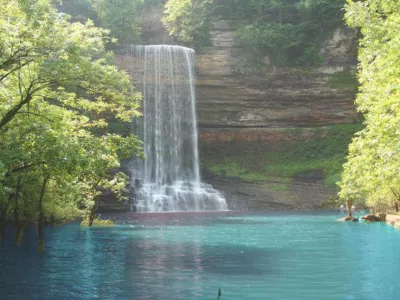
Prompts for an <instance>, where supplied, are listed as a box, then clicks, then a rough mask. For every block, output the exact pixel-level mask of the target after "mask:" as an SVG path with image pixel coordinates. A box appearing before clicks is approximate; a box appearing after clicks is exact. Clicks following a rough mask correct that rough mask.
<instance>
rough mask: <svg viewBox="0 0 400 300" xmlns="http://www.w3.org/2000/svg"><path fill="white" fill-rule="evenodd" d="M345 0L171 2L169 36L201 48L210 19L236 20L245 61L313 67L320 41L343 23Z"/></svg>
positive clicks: (166, 21) (167, 12)
mask: <svg viewBox="0 0 400 300" xmlns="http://www.w3.org/2000/svg"><path fill="white" fill-rule="evenodd" d="M344 4H345V0H168V2H167V3H166V6H165V7H166V9H165V17H164V19H163V21H164V24H165V26H166V28H167V30H168V32H169V34H170V35H172V36H174V37H176V38H177V39H179V40H181V41H183V42H185V43H187V44H188V45H190V46H192V47H195V48H197V49H199V48H202V47H204V46H205V45H207V44H208V43H209V42H210V41H209V30H210V29H211V22H212V20H218V19H228V20H232V22H233V24H234V26H235V27H236V30H237V37H238V39H239V41H240V42H241V44H242V48H243V56H244V58H245V59H246V64H247V65H249V64H251V63H252V64H254V65H257V64H262V58H263V57H264V56H269V57H270V61H271V62H272V63H273V64H274V65H303V66H310V65H316V64H318V63H320V61H321V57H320V56H319V54H318V53H319V50H320V49H319V45H320V42H321V41H323V40H324V39H325V38H326V35H327V33H329V32H330V31H331V30H333V29H335V28H337V27H338V25H339V24H340V23H341V21H342V17H343V13H342V8H343V6H344Z"/></svg>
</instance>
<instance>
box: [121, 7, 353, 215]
mask: <svg viewBox="0 0 400 300" xmlns="http://www.w3.org/2000/svg"><path fill="white" fill-rule="evenodd" d="M149 13H150V14H151V16H152V17H151V18H148V19H147V20H150V21H149V22H150V24H151V26H150V25H149V26H148V27H147V28H148V30H147V31H149V32H148V33H147V34H148V35H149V36H150V38H149V39H148V41H149V43H151V44H154V43H156V41H157V37H158V40H159V42H158V43H159V44H161V43H169V44H171V43H173V41H171V40H169V39H168V38H166V34H165V32H164V31H163V29H162V27H160V23H158V22H157V20H156V19H157V17H154V16H158V15H160V12H157V11H154V10H149ZM144 19H146V17H144ZM235 35H236V34H235V30H234V27H233V26H232V24H231V23H230V21H229V20H220V21H218V22H215V23H214V28H213V29H212V31H211V37H212V46H210V47H208V48H206V49H204V51H202V52H201V53H198V54H197V57H196V75H197V82H196V99H197V114H198V126H199V144H200V147H201V159H202V160H203V161H202V166H203V169H202V172H203V174H202V175H203V180H204V181H208V182H209V183H211V184H213V185H215V187H216V188H219V189H221V190H222V191H225V192H226V193H227V195H228V201H231V204H232V207H233V206H235V205H236V207H247V208H248V209H295V208H317V207H319V206H320V203H321V201H324V200H326V199H327V198H329V197H330V196H334V195H335V194H336V190H335V189H334V188H332V187H327V186H326V185H325V183H324V178H323V174H322V175H321V176H317V177H315V176H314V177H313V176H308V175H307V174H305V175H304V174H303V175H299V176H296V177H295V178H291V180H290V183H289V184H284V185H280V186H279V188H277V184H276V183H275V182H274V180H273V179H272V180H270V179H267V180H264V181H251V180H243V179H240V178H234V177H229V176H224V175H223V174H222V175H221V174H219V175H216V174H214V173H213V172H212V171H211V170H209V169H208V168H207V162H206V161H205V160H206V158H207V157H210V156H212V153H213V151H214V150H215V148H216V147H218V148H219V149H222V150H221V151H226V157H229V155H231V154H232V153H234V152H235V151H236V150H235V149H243V148H246V145H248V144H249V145H250V144H251V145H254V142H256V143H257V151H256V152H255V154H254V155H255V156H256V155H263V152H262V148H263V145H270V144H271V143H281V142H282V141H284V142H286V141H292V142H296V141H299V140H301V141H307V140H312V139H314V138H323V137H324V136H326V135H328V134H329V131H326V132H324V131H323V130H322V131H318V133H312V134H311V133H307V132H308V131H307V129H305V128H315V127H321V126H329V125H333V124H348V123H354V122H357V121H358V119H359V116H358V114H357V113H356V111H355V109H354V106H353V101H354V98H355V91H354V89H350V88H347V87H346V86H345V87H340V86H339V87H332V85H331V84H330V81H331V80H332V78H333V77H334V76H335V74H340V73H343V72H354V70H355V69H356V63H357V62H356V47H357V40H356V34H355V32H354V31H352V30H350V29H348V28H344V27H343V28H338V29H337V30H335V31H334V32H333V33H332V34H331V35H330V36H327V38H326V41H325V42H324V43H323V45H322V47H321V51H320V55H321V56H322V57H323V61H324V62H323V64H322V65H320V66H318V67H315V68H307V69H302V68H282V67H274V66H271V65H269V58H268V57H264V63H265V64H264V66H262V67H261V68H260V69H259V70H257V72H256V73H254V72H246V70H244V69H243V61H242V58H241V52H242V49H241V47H240V44H239V42H238V41H237V40H236V37H235ZM118 64H119V65H120V66H121V67H122V68H124V69H126V70H128V72H130V74H132V76H133V83H134V84H137V82H135V76H134V74H135V72H137V70H133V69H132V59H131V58H130V57H129V56H128V55H124V54H122V55H120V56H119V57H118ZM240 64H242V65H240ZM239 65H240V68H239ZM238 70H241V72H239V71H238ZM243 70H244V71H243ZM287 128H302V130H303V131H302V133H301V134H296V135H293V134H291V133H290V131H287V130H285V129H287ZM310 132H313V131H310ZM249 147H251V146H249ZM250 150H251V149H250ZM251 151H252V150H251ZM277 151H285V149H277ZM235 155H237V153H235ZM203 158H204V159H203ZM254 159H255V160H256V159H257V157H254ZM317 171H318V170H317ZM279 182H282V178H281V179H279V178H278V183H279Z"/></svg>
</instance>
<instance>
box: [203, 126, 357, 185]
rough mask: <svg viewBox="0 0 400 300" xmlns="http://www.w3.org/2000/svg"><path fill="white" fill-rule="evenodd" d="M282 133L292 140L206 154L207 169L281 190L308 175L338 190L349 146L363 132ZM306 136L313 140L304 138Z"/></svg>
mask: <svg viewBox="0 0 400 300" xmlns="http://www.w3.org/2000/svg"><path fill="white" fill-rule="evenodd" d="M281 130H285V131H286V134H287V135H288V136H292V137H293V140H292V141H286V142H277V143H276V142H272V143H261V144H260V143H257V142H248V143H241V144H240V143H238V144H236V145H235V146H234V147H233V148H234V150H232V151H225V149H222V150H218V149H213V150H212V151H210V149H208V151H207V153H212V155H207V153H205V156H204V157H202V160H203V164H204V167H206V168H207V169H208V170H209V171H211V172H212V173H214V174H215V175H218V176H224V177H237V178H241V179H242V180H245V181H250V182H251V181H256V182H257V181H258V182H267V181H271V179H273V181H281V184H279V185H277V186H274V187H272V188H274V189H280V190H285V189H287V188H288V184H289V183H290V182H291V180H292V178H294V177H296V176H307V174H310V175H313V174H314V175H316V176H320V177H321V178H324V180H325V184H326V186H328V187H335V184H336V182H337V181H338V180H339V179H340V174H341V172H342V165H343V163H344V161H345V157H346V155H347V149H348V144H349V142H350V141H351V137H352V136H353V134H354V133H355V132H356V131H358V130H360V125H359V124H345V125H332V126H327V127H322V128H311V129H294V128H292V129H291V128H289V129H281ZM305 135H308V136H310V137H309V138H304V137H303V136H305ZM296 136H298V137H299V138H296ZM207 147H211V145H207ZM266 188H267V189H270V188H271V187H269V186H266Z"/></svg>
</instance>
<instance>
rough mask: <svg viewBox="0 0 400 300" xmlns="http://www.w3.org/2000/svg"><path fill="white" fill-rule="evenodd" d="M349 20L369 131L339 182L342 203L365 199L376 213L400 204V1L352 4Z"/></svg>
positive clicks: (355, 144) (353, 148) (360, 103)
mask: <svg viewBox="0 0 400 300" xmlns="http://www.w3.org/2000/svg"><path fill="white" fill-rule="evenodd" d="M346 19H347V22H348V24H349V25H350V26H353V27H355V28H361V33H362V39H361V40H360V49H359V61H360V64H359V73H358V74H359V82H360V84H361V86H360V89H359V91H360V92H359V94H358V96H357V99H356V105H357V108H358V110H359V111H360V112H361V113H362V114H363V115H364V117H365V122H364V128H363V130H361V131H360V132H358V133H357V134H356V136H355V137H354V139H353V141H352V143H351V145H350V149H349V156H348V158H347V163H346V164H345V165H344V172H343V179H342V181H341V182H340V189H341V190H340V194H339V196H340V198H342V199H343V200H350V201H352V202H358V201H360V200H364V199H366V201H367V204H369V205H370V206H373V207H374V208H376V209H385V208H389V207H392V208H393V207H397V208H398V205H399V202H400V177H399V174H400V142H399V137H400V100H399V99H400V85H399V78H400V52H399V51H398V49H399V48H400V39H399V31H400V11H399V1H397V0H396V1H395V0H371V1H367V2H365V1H350V0H349V1H348V5H347V6H346Z"/></svg>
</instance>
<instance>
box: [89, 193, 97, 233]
mask: <svg viewBox="0 0 400 300" xmlns="http://www.w3.org/2000/svg"><path fill="white" fill-rule="evenodd" d="M98 207H99V199H96V200H95V203H94V205H93V207H92V209H91V210H90V214H89V220H88V227H92V226H93V221H94V218H95V217H96V212H97V209H98Z"/></svg>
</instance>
